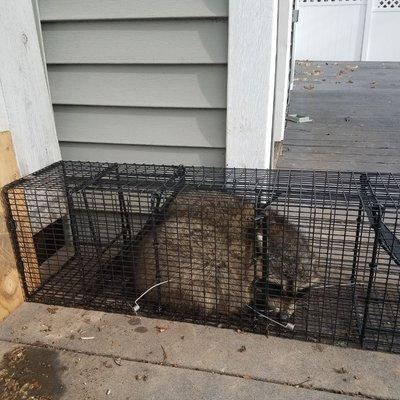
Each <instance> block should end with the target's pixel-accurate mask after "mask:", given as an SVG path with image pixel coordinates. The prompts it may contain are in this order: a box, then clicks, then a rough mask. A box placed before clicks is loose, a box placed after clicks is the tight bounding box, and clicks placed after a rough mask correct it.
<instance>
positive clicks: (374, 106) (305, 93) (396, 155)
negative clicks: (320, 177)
mask: <svg viewBox="0 0 400 400" xmlns="http://www.w3.org/2000/svg"><path fill="white" fill-rule="evenodd" d="M289 112H290V113H297V114H302V115H308V116H310V117H311V118H312V119H313V122H310V123H303V124H295V123H293V122H288V123H287V126H286V131H285V140H284V146H283V154H282V156H281V157H280V159H279V160H278V164H277V167H278V168H280V169H289V168H290V169H316V170H342V171H350V170H353V171H354V170H355V171H380V172H399V171H400V63H381V62H357V63H356V62H352V63H346V62H340V63H334V62H329V63H326V62H308V61H307V62H305V61H303V62H297V63H296V74H295V87H294V90H293V92H292V94H291V103H290V108H289Z"/></svg>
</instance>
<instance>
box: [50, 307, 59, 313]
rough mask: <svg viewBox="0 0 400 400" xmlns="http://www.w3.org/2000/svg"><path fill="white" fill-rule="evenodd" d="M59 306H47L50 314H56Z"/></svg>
mask: <svg viewBox="0 0 400 400" xmlns="http://www.w3.org/2000/svg"><path fill="white" fill-rule="evenodd" d="M57 310H58V308H57V307H47V312H48V313H49V314H55V313H56V312H57Z"/></svg>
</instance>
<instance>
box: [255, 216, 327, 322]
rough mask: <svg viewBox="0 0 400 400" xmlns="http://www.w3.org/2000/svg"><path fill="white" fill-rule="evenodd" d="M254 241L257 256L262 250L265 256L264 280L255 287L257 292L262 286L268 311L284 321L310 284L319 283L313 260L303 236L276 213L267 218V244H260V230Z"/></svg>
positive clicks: (260, 254)
mask: <svg viewBox="0 0 400 400" xmlns="http://www.w3.org/2000/svg"><path fill="white" fill-rule="evenodd" d="M257 242H258V243H257V247H258V249H259V257H260V258H261V259H262V252H263V250H262V249H264V251H266V253H267V256H268V257H267V258H268V281H267V282H266V283H265V280H264V282H262V281H260V280H258V285H257V286H258V289H257V290H258V292H259V291H260V288H262V291H263V293H264V297H265V294H267V298H266V299H264V300H265V303H266V307H265V308H266V309H267V310H268V311H269V313H270V314H271V315H273V316H275V317H277V318H279V319H280V320H282V321H287V320H288V319H290V317H291V316H292V315H293V313H294V311H295V304H296V302H297V301H298V300H300V299H301V298H302V297H304V296H306V295H307V293H308V292H309V291H310V289H311V288H312V287H313V286H317V285H319V284H320V281H321V276H320V274H319V273H318V263H317V260H316V258H315V257H314V256H313V254H312V251H311V249H310V246H309V242H308V240H307V238H306V237H305V236H304V235H303V234H302V233H300V232H299V230H298V229H297V227H296V226H294V225H293V224H291V223H289V222H288V221H287V220H286V219H284V218H283V217H281V216H279V215H277V214H276V213H272V214H271V218H270V224H269V229H268V246H263V243H262V235H261V234H260V233H258V234H257ZM261 264H262V262H261ZM258 270H260V267H259V269H258ZM261 271H262V267H261ZM260 277H261V276H260V274H259V275H258V278H260ZM265 285H266V286H267V289H266V287H265ZM259 295H260V293H258V296H259Z"/></svg>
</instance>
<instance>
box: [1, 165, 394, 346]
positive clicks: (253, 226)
mask: <svg viewBox="0 0 400 400" xmlns="http://www.w3.org/2000/svg"><path fill="white" fill-rule="evenodd" d="M399 183H400V177H399V176H397V175H393V174H362V173H347V172H312V171H272V170H271V171H267V170H250V169H225V168H219V169H218V168H200V167H183V166H158V165H135V164H110V163H88V162H85V163H84V162H59V163H57V164H54V165H52V166H50V167H47V168H46V169H44V170H42V171H39V172H38V173H36V174H34V175H31V176H28V177H26V178H23V179H21V180H19V181H16V182H14V183H13V184H11V185H8V186H7V187H6V190H5V193H6V198H7V200H8V204H9V211H10V224H9V225H10V229H11V232H12V234H13V237H14V242H15V251H16V254H17V257H18V260H19V267H20V272H21V277H22V280H23V282H24V287H25V292H26V297H27V299H28V300H30V301H39V302H44V303H47V304H59V305H65V306H75V307H84V308H92V309H101V310H110V311H116V312H124V313H135V312H137V313H143V314H144V315H149V316H162V317H165V318H169V319H178V320H185V321H191V322H197V323H205V324H213V325H218V326H223V327H232V328H239V329H244V330H248V331H253V332H257V333H264V334H265V333H272V334H275V335H281V336H287V337H294V338H298V339H304V340H311V341H318V342H325V343H332V344H339V345H348V344H351V345H353V346H361V347H365V348H370V349H379V350H384V351H393V352H399V351H400V331H399V322H398V316H399V308H400V300H399V299H400V282H399V277H400V267H399V265H400V243H399V241H398V239H397V237H396V235H397V230H398V228H397V225H398V224H397V220H398V209H399V202H400V186H399Z"/></svg>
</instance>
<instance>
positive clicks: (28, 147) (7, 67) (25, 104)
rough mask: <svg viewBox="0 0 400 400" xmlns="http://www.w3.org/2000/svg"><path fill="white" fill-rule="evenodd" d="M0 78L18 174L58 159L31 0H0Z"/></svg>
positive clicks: (4, 109)
mask: <svg viewBox="0 0 400 400" xmlns="http://www.w3.org/2000/svg"><path fill="white" fill-rule="evenodd" d="M0 83H1V88H2V92H3V101H0V106H1V105H2V108H3V110H2V111H0V119H1V120H3V119H4V118H5V117H4V115H5V116H8V130H10V131H11V135H12V140H13V145H14V151H15V154H16V157H17V161H18V167H19V170H20V173H21V175H25V174H28V173H31V172H33V171H36V170H38V169H40V168H43V167H45V166H46V165H49V164H51V163H52V162H54V161H58V160H60V159H61V155H60V148H59V145H58V140H57V135H56V129H55V124H54V117H53V109H52V105H51V101H50V96H49V92H48V88H47V82H46V73H45V66H44V64H43V61H42V57H41V53H40V47H39V40H38V36H37V31H36V24H35V18H34V12H33V8H32V2H31V0H18V1H15V0H2V1H1V4H0ZM3 125H4V124H3V123H2V126H3Z"/></svg>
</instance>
